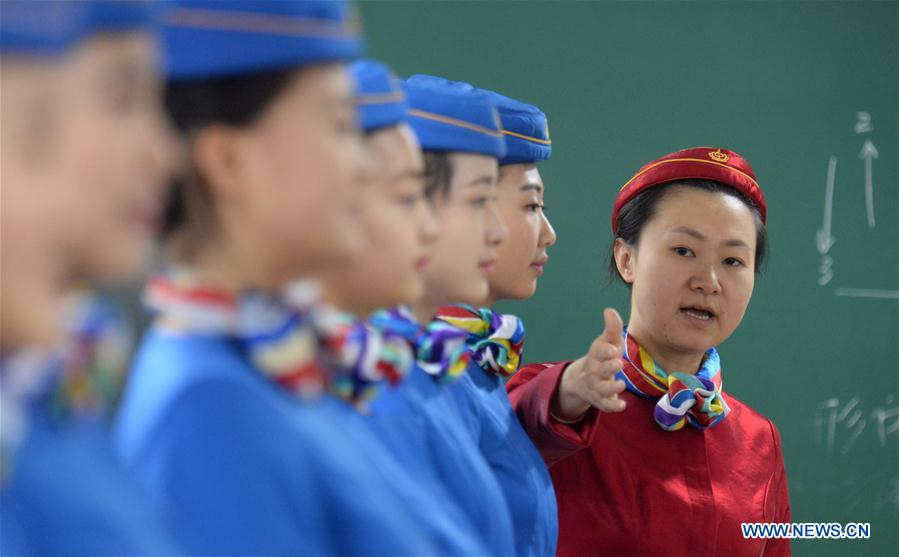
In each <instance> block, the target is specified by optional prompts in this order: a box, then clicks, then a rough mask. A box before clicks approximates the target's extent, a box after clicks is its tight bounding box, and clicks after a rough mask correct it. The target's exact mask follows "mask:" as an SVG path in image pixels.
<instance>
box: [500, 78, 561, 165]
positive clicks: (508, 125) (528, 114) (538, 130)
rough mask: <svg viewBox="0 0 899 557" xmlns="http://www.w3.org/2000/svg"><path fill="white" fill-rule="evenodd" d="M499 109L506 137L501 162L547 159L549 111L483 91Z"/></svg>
mask: <svg viewBox="0 0 899 557" xmlns="http://www.w3.org/2000/svg"><path fill="white" fill-rule="evenodd" d="M484 91H485V92H486V93H487V94H488V95H489V96H490V100H491V101H493V104H494V106H496V110H497V112H499V119H500V124H501V125H502V130H500V131H501V133H502V134H503V136H504V137H505V138H506V156H504V157H503V158H502V159H500V161H499V164H501V165H503V164H518V163H534V162H540V161H545V160H546V159H548V158H549V156H550V155H551V154H552V150H553V144H552V140H550V138H549V126H548V124H547V122H546V114H544V113H543V111H542V110H540V109H539V108H537V107H536V106H534V105H532V104H527V103H523V102H521V101H517V100H515V99H512V98H509V97H506V96H504V95H500V94H499V93H496V92H493V91H487V90H484Z"/></svg>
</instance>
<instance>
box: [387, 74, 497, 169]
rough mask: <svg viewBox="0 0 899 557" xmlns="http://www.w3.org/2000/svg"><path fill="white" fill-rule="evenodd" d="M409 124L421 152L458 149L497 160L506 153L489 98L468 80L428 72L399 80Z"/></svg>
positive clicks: (494, 110) (494, 109)
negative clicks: (406, 105) (445, 77)
mask: <svg viewBox="0 0 899 557" xmlns="http://www.w3.org/2000/svg"><path fill="white" fill-rule="evenodd" d="M403 89H404V90H405V92H406V100H407V102H408V103H409V123H410V124H411V125H412V128H413V129H414V130H415V134H416V135H417V136H418V142H419V143H420V144H421V148H422V149H423V150H425V151H460V152H466V153H476V154H481V155H488V156H491V157H495V158H497V159H499V158H502V157H503V156H504V155H505V154H506V142H505V140H504V139H503V135H502V134H501V133H500V125H499V116H498V115H497V113H496V108H494V106H493V103H492V102H491V101H490V97H489V96H488V95H487V93H485V92H484V91H480V90H478V89H475V88H474V87H472V86H471V85H469V84H468V83H463V82H461V81H450V80H448V79H444V78H442V77H434V76H430V75H413V76H412V77H410V78H408V79H406V80H405V81H403Z"/></svg>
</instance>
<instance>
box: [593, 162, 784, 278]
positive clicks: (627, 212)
mask: <svg viewBox="0 0 899 557" xmlns="http://www.w3.org/2000/svg"><path fill="white" fill-rule="evenodd" d="M674 186H684V187H688V188H696V189H700V190H703V191H709V192H715V193H724V194H727V195H731V196H733V197H736V198H737V199H739V200H740V201H742V202H743V203H745V204H746V206H747V207H749V209H750V210H751V211H752V216H753V220H754V221H755V273H756V274H757V275H758V274H761V272H762V266H763V265H764V263H765V255H766V253H767V251H768V232H767V230H766V229H765V224H764V223H763V222H762V215H761V212H760V211H759V208H758V207H756V205H755V203H753V202H752V200H750V199H749V197H747V196H746V195H744V194H743V193H742V192H740V191H739V190H737V189H736V188H734V187H733V186H729V185H727V184H724V183H722V182H718V181H715V180H705V179H689V180H677V181H674V182H668V183H667V184H661V185H658V186H654V187H651V188H649V189H647V190H646V191H644V192H643V193H641V194H639V195H638V196H637V197H635V198H633V199H631V200H630V201H629V202H628V203H627V204H626V205H625V206H624V207H622V208H621V211H620V212H619V213H618V221H617V223H616V224H617V226H618V234H617V236H616V237H615V239H616V240H617V239H621V240H622V241H623V242H625V243H627V244H630V245H634V246H635V245H637V242H639V241H640V234H641V232H642V231H643V227H644V226H646V223H647V222H649V220H650V219H652V217H653V216H655V212H656V208H657V207H658V205H659V202H660V201H661V200H662V199H663V198H664V197H665V196H666V195H667V194H668V193H670V192H671V188H672V187H674ZM614 246H615V242H614V241H613V242H612V246H611V247H610V249H609V251H610V252H611V253H610V261H609V277H610V278H611V279H612V280H614V279H615V277H617V278H619V279H621V274H620V273H619V272H618V265H617V264H616V262H615V251H614ZM621 280H622V282H623V280H624V279H621ZM625 284H626V285H627V286H628V287H630V284H627V283H625Z"/></svg>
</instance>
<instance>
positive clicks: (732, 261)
mask: <svg viewBox="0 0 899 557" xmlns="http://www.w3.org/2000/svg"><path fill="white" fill-rule="evenodd" d="M724 264H725V265H727V266H728V267H745V263H743V262H742V261H740V260H739V259H737V258H735V257H728V258H727V259H725V260H724Z"/></svg>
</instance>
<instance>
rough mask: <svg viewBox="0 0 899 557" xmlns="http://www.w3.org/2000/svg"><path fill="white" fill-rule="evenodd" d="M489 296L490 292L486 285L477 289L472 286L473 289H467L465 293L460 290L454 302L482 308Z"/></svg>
mask: <svg viewBox="0 0 899 557" xmlns="http://www.w3.org/2000/svg"><path fill="white" fill-rule="evenodd" d="M489 294H490V291H489V289H488V287H487V284H486V283H484V284H482V285H479V286H477V287H476V286H474V285H472V287H471V288H467V289H465V291H462V290H461V289H460V290H459V292H458V293H457V294H456V296H454V298H453V300H452V302H454V303H462V304H468V305H470V306H474V307H481V306H483V305H484V303H485V302H486V301H487V296H488V295H489Z"/></svg>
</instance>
